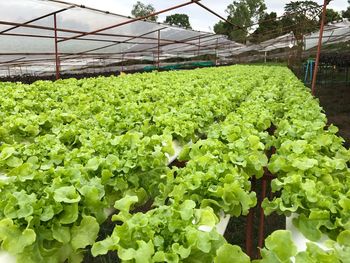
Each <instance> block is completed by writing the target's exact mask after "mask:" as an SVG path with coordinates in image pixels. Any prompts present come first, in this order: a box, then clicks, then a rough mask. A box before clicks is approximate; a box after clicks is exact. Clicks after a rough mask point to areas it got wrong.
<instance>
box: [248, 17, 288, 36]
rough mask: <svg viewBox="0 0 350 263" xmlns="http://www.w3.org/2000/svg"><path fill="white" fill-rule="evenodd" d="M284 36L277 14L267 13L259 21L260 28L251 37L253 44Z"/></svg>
mask: <svg viewBox="0 0 350 263" xmlns="http://www.w3.org/2000/svg"><path fill="white" fill-rule="evenodd" d="M280 35H282V26H281V22H280V21H279V20H277V13H275V12H271V13H265V14H264V15H262V16H261V18H260V19H259V27H258V28H257V29H256V30H255V31H254V32H253V33H252V34H251V35H250V36H249V40H250V41H251V42H253V43H258V42H263V41H266V40H269V39H272V38H275V37H278V36H280Z"/></svg>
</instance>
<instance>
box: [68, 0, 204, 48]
mask: <svg viewBox="0 0 350 263" xmlns="http://www.w3.org/2000/svg"><path fill="white" fill-rule="evenodd" d="M197 1H199V0H197ZM192 3H194V1H193V0H192V1H189V2H186V3H183V4H180V5H176V6H173V7H169V8H167V9H163V10H161V11H157V12H154V13H151V14H149V15H146V16H142V17H137V18H133V19H130V20H127V21H124V22H121V23H118V24H115V25H111V26H107V27H104V28H100V29H97V30H93V31H91V32H85V33H81V34H79V35H76V36H73V37H68V38H65V39H63V40H61V42H63V41H67V40H71V39H74V38H79V37H82V36H86V35H94V34H96V33H99V32H102V31H105V30H108V29H112V28H116V27H120V26H124V25H127V24H130V23H133V22H137V21H140V20H144V19H147V18H149V17H152V16H156V15H159V14H162V13H165V12H168V11H171V10H174V9H177V8H180V7H184V6H187V5H190V4H192Z"/></svg>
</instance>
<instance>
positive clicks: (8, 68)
mask: <svg viewBox="0 0 350 263" xmlns="http://www.w3.org/2000/svg"><path fill="white" fill-rule="evenodd" d="M7 71H8V73H9V77H10V76H11V71H10V66H8V67H7Z"/></svg>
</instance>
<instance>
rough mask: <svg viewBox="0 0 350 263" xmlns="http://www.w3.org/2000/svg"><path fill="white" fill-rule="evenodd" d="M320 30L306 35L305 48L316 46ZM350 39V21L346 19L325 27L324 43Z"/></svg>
mask: <svg viewBox="0 0 350 263" xmlns="http://www.w3.org/2000/svg"><path fill="white" fill-rule="evenodd" d="M319 34H320V31H317V32H313V33H311V34H309V35H307V36H305V41H304V42H305V50H308V49H311V48H313V47H316V46H317V44H318V37H319ZM349 40H350V21H349V20H348V19H344V20H343V21H340V22H335V23H329V24H327V25H326V26H325V27H324V32H323V37H322V44H335V43H340V42H346V41H349Z"/></svg>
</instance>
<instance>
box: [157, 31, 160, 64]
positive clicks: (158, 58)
mask: <svg viewBox="0 0 350 263" xmlns="http://www.w3.org/2000/svg"><path fill="white" fill-rule="evenodd" d="M157 56H158V57H157V67H158V70H159V68H160V61H159V60H160V30H158V54H157Z"/></svg>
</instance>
